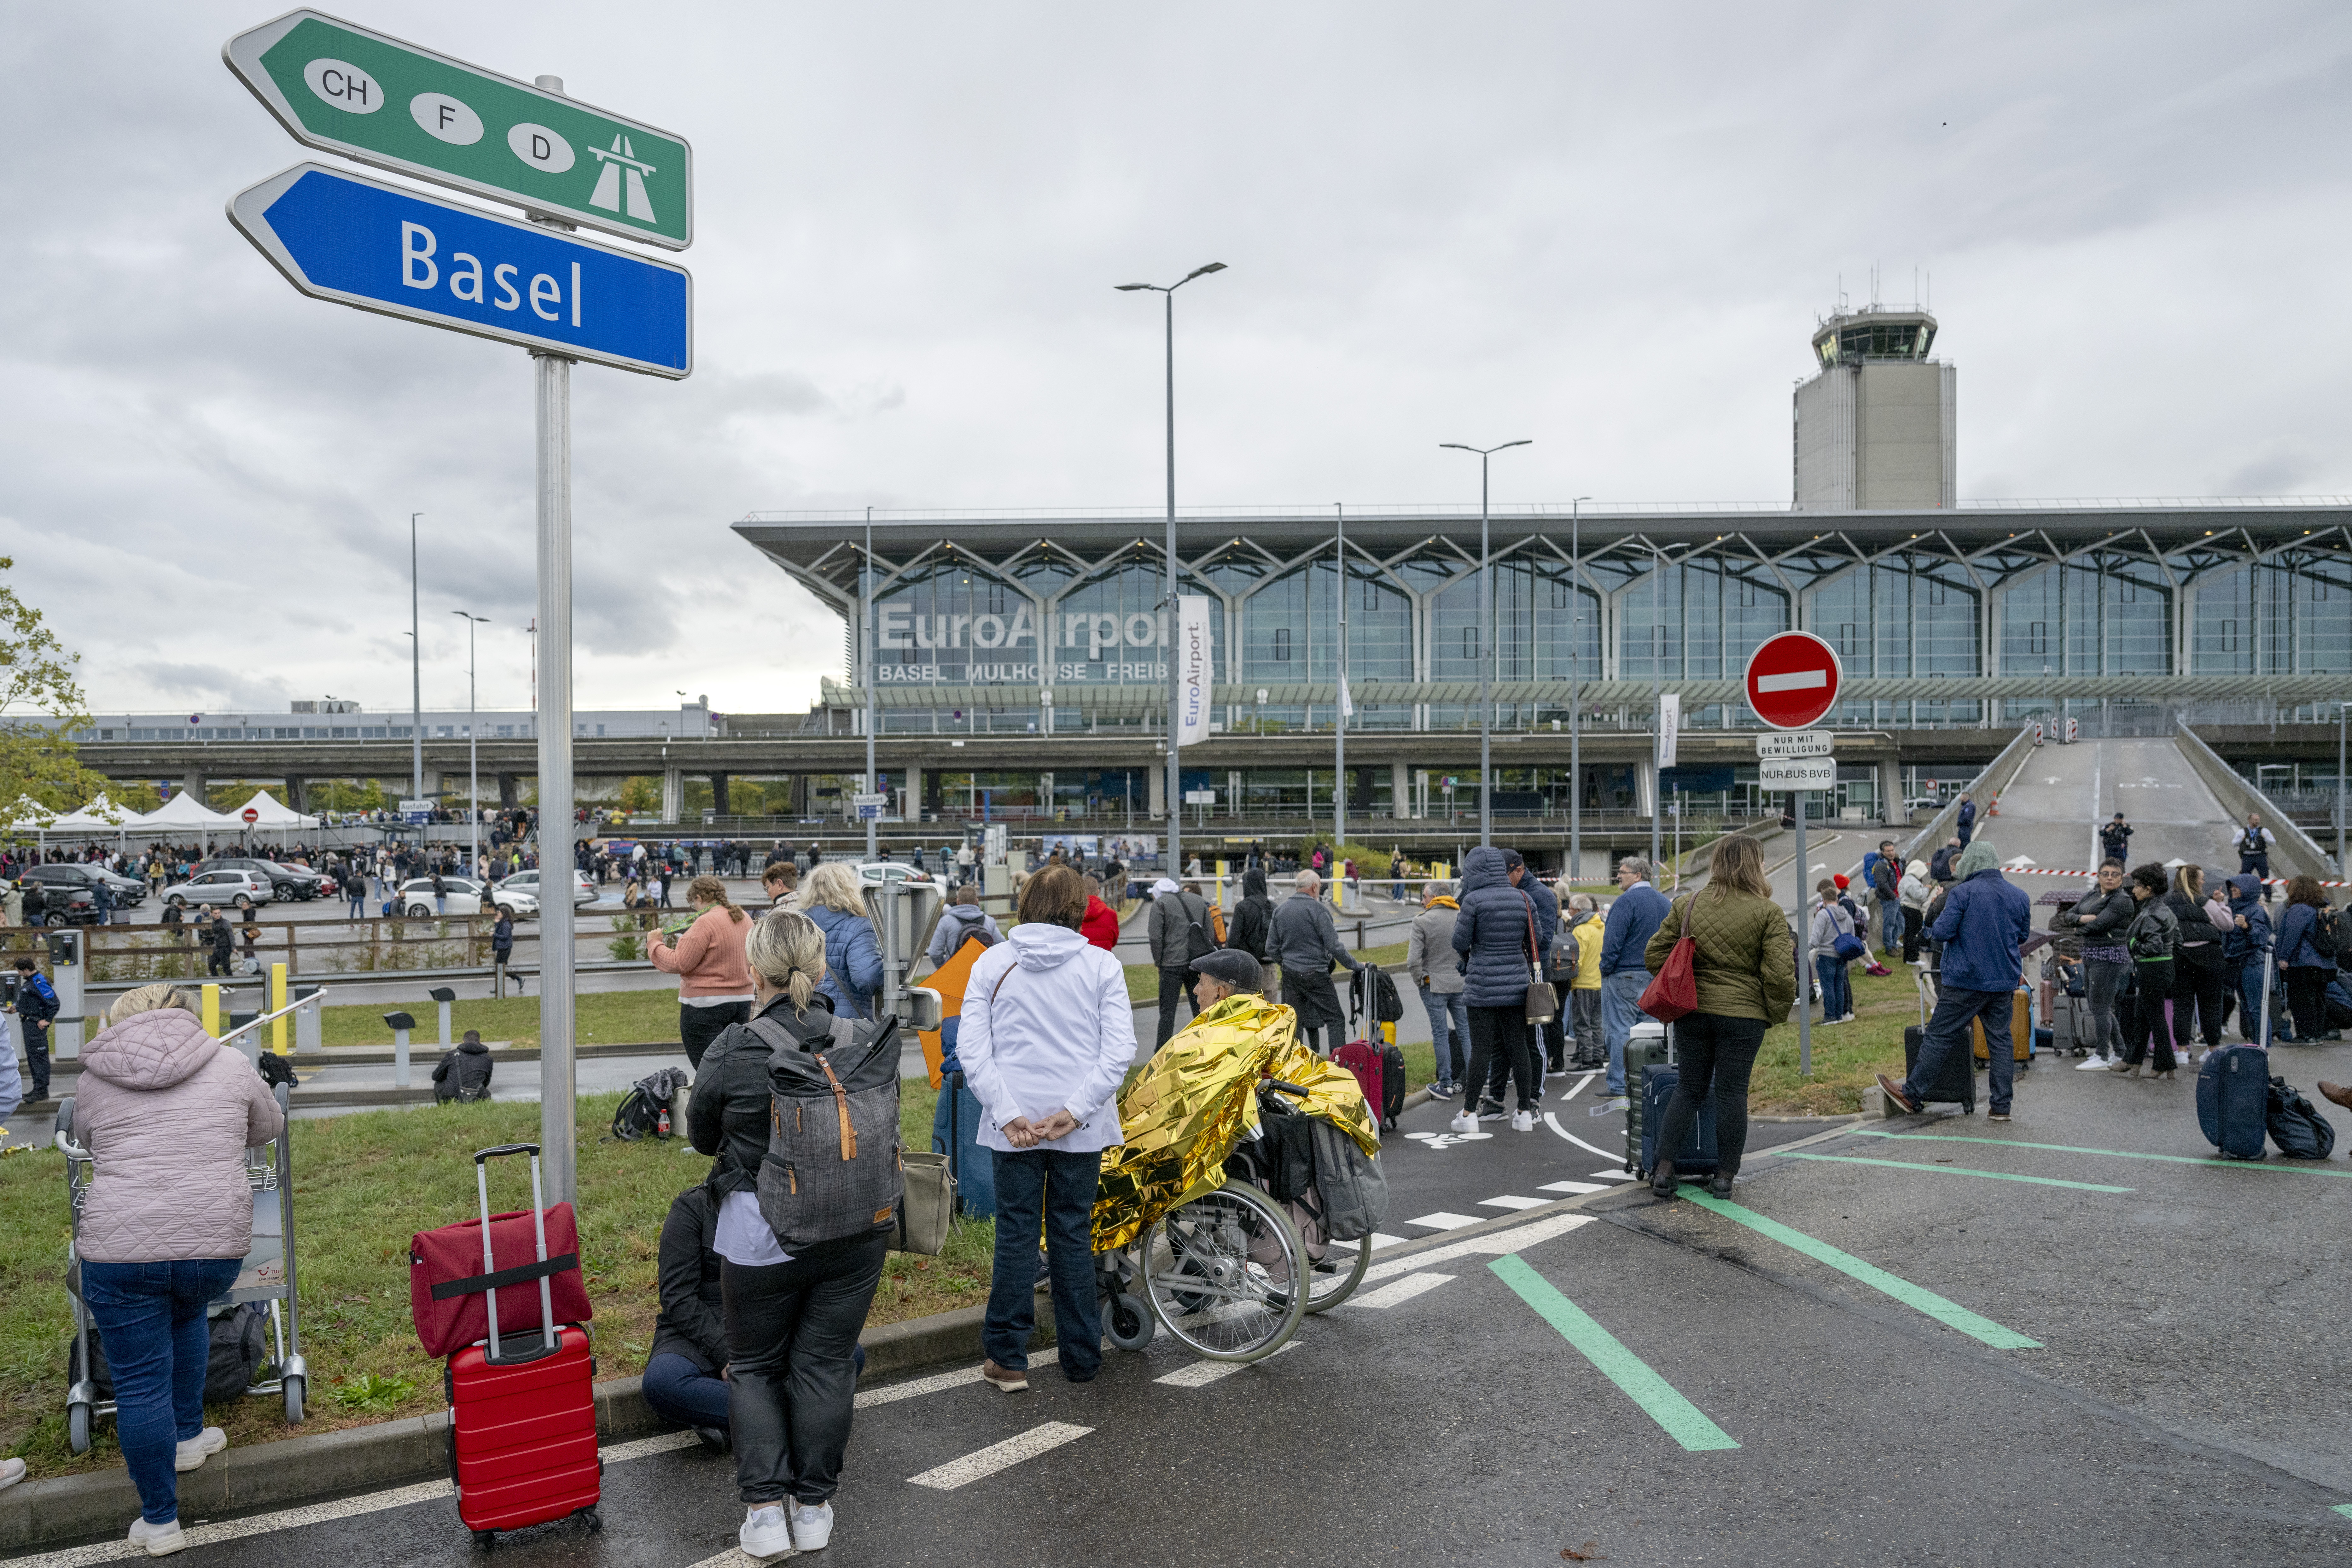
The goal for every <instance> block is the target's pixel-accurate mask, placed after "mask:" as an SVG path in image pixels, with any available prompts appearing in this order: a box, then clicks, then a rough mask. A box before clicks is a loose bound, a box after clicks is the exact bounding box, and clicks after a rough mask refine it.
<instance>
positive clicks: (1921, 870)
mask: <svg viewBox="0 0 2352 1568" xmlns="http://www.w3.org/2000/svg"><path fill="white" fill-rule="evenodd" d="M1895 891H1896V892H1897V893H1899V894H1901V895H1902V899H1903V962H1904V963H1908V964H1911V965H1913V966H1915V967H1916V966H1918V965H1921V964H1924V963H1927V960H1926V959H1923V958H1921V957H1920V956H1919V937H1920V934H1921V933H1922V932H1923V931H1926V930H1927V900H1929V899H1932V898H1934V897H1935V896H1936V885H1935V884H1934V883H1933V882H1930V881H1929V880H1927V862H1926V861H1925V860H1914V861H1912V862H1911V864H1909V865H1908V866H1906V867H1905V868H1903V880H1902V881H1901V882H1900V883H1898V884H1897V885H1896V887H1895Z"/></svg>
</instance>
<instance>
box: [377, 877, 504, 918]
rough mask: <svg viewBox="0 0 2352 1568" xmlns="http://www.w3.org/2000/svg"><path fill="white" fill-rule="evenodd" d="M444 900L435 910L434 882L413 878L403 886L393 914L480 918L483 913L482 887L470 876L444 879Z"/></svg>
mask: <svg viewBox="0 0 2352 1568" xmlns="http://www.w3.org/2000/svg"><path fill="white" fill-rule="evenodd" d="M441 888H442V894H443V897H442V899H441V900H440V907H439V908H437V909H436V907H435V900H434V897H433V879H432V878H430V877H411V878H409V879H408V880H406V881H405V882H403V883H401V884H400V889H399V892H398V893H397V894H396V895H395V896H394V900H393V912H394V914H401V915H427V916H430V915H440V914H447V915H478V914H480V913H481V912H482V885H481V884H480V883H479V882H477V881H475V880H474V879H472V878H471V877H444V878H442V879H441Z"/></svg>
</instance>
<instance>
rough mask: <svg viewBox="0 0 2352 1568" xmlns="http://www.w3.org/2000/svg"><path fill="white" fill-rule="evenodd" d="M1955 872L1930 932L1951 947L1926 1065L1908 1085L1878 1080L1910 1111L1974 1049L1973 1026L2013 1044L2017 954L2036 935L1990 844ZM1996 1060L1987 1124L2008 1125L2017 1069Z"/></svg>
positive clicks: (1998, 1056) (2019, 969)
mask: <svg viewBox="0 0 2352 1568" xmlns="http://www.w3.org/2000/svg"><path fill="white" fill-rule="evenodd" d="M1954 869H1955V870H1956V871H1957V872H1958V875H1959V882H1958V885H1957V886H1956V887H1954V888H1953V889H1952V890H1951V893H1950V895H1949V896H1948V897H1947V898H1946V899H1945V900H1944V908H1943V912H1942V913H1940V914H1938V915H1937V917H1936V922H1935V924H1934V925H1933V926H1932V927H1930V928H1929V931H1928V934H1929V935H1931V936H1933V937H1934V938H1935V939H1936V940H1937V942H1942V943H1943V944H1944V953H1943V968H1942V971H1941V980H1940V983H1939V984H1938V985H1937V997H1936V1013H1935V1016H1933V1017H1932V1018H1930V1019H1928V1021H1927V1038H1926V1040H1925V1041H1924V1042H1923V1043H1922V1044H1921V1046H1920V1047H1919V1059H1918V1061H1917V1063H1916V1064H1915V1065H1914V1066H1913V1068H1912V1069H1911V1071H1910V1073H1909V1075H1908V1076H1907V1077H1906V1079H1904V1081H1902V1082H1901V1083H1897V1082H1895V1080H1894V1079H1891V1078H1889V1077H1887V1076H1886V1075H1885V1073H1880V1074H1879V1075H1878V1087H1879V1089H1880V1090H1881V1091H1882V1092H1884V1093H1885V1096H1886V1098H1887V1099H1888V1100H1892V1101H1894V1103H1895V1104H1896V1105H1898V1106H1900V1107H1901V1108H1902V1109H1903V1110H1906V1111H1916V1110H1918V1109H1919V1107H1920V1105H1921V1103H1922V1102H1923V1100H1924V1099H1925V1097H1926V1095H1927V1092H1928V1091H1929V1090H1930V1089H1933V1088H1934V1087H1935V1086H1936V1084H1937V1083H1938V1082H1940V1081H1941V1080H1942V1079H1944V1078H1945V1076H1946V1068H1945V1064H1946V1063H1947V1062H1948V1061H1949V1060H1950V1059H1951V1058H1953V1057H1954V1056H1955V1055H1958V1054H1959V1053H1964V1052H1966V1051H1967V1050H1968V1049H1969V1025H1970V1024H1971V1023H1973V1022H1975V1021H1977V1020H1979V1019H1982V1020H1983V1023H1984V1031H1985V1037H1986V1038H1987V1039H1989V1040H2003V1041H2005V1040H2007V1039H2008V1038H2009V1025H2010V1008H2011V1005H2013V1003H2012V998H2013V997H2014V996H2015V994H2016V992H2017V981H2018V977H2019V975H2020V974H2021V973H2023V971H2024V961H2023V959H2022V958H2021V956H2020V953H2019V951H2018V950H2019V949H2020V948H2021V947H2022V946H2023V945H2024V942H2025V940H2026V938H2028V937H2029V936H2032V934H2033V900H2031V899H2029V898H2027V897H2026V895H2025V890H2024V889H2021V888H2019V887H2017V886H2015V885H2014V884H2012V883H2011V881H2010V880H2009V879H2008V878H2006V877H2004V876H2002V875H2001V874H2000V853H1999V852H1998V851H1997V850H1996V849H1995V848H1994V847H1993V842H1992V840H1991V839H1990V838H1979V839H1977V840H1976V842H1974V843H1973V844H1970V845H1969V847H1967V848H1966V849H1964V850H1962V851H1961V853H1960V860H1959V864H1958V866H1957V867H1956V868H1954ZM1991 1055H1992V1062H1991V1071H1990V1072H1989V1073H1988V1074H1987V1075H1986V1076H1987V1077H1988V1078H1990V1079H1991V1080H1992V1083H1991V1089H1992V1094H1991V1100H1990V1108H1989V1110H1988V1111H1987V1117H1986V1119H1987V1120H1988V1121H2008V1120H2009V1108H2010V1100H2011V1093H2012V1088H2013V1085H2014V1083H2015V1079H2016V1076H2017V1063H2016V1061H2015V1059H2014V1058H2013V1057H2012V1056H2011V1053H2010V1052H2009V1051H2007V1050H1996V1051H1994V1052H1992V1053H1991Z"/></svg>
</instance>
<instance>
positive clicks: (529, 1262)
mask: <svg viewBox="0 0 2352 1568" xmlns="http://www.w3.org/2000/svg"><path fill="white" fill-rule="evenodd" d="M545 1218H546V1222H547V1261H546V1262H544V1263H541V1261H540V1260H539V1258H540V1254H539V1238H538V1227H537V1226H535V1225H534V1224H533V1223H532V1217H531V1211H530V1210H529V1209H522V1210H519V1211H518V1212H516V1213H513V1214H500V1215H491V1216H490V1221H489V1225H490V1256H491V1259H492V1261H493V1262H494V1263H495V1264H496V1265H497V1267H496V1269H495V1270H494V1271H490V1270H485V1269H484V1268H483V1267H482V1222H481V1221H480V1220H478V1219H469V1220H467V1221H465V1222H463V1223H462V1224H458V1225H445V1226H442V1227H441V1228H440V1229H438V1230H420V1231H418V1232H417V1233H416V1234H415V1237H413V1238H412V1239H411V1240H410V1242H409V1244H408V1304H409V1310H410V1312H411V1313H412V1314H413V1315H414V1316H415V1320H416V1338H417V1341H418V1342H420V1343H422V1344H423V1345H424V1346H425V1354H426V1355H430V1356H446V1355H454V1354H456V1353H457V1352H458V1351H461V1350H463V1349H464V1348H465V1347H466V1346H467V1345H469V1344H472V1343H474V1342H477V1341H478V1340H487V1339H488V1338H489V1337H490V1318H489V1310H488V1300H489V1297H490V1294H491V1292H492V1291H493V1290H495V1291H496V1292H497V1295H498V1301H499V1335H500V1336H501V1337H505V1338H511V1337H512V1336H513V1335H514V1334H516V1333H517V1332H518V1331H529V1330H533V1329H536V1328H538V1327H540V1324H541V1316H540V1310H539V1302H540V1289H539V1284H540V1281H541V1279H545V1280H546V1281H547V1284H548V1294H549V1300H550V1303H551V1310H552V1312H553V1315H554V1319H555V1321H556V1322H558V1323H584V1322H586V1321H588V1320H589V1316H590V1312H589V1308H588V1287H587V1285H586V1283H585V1282H584V1281H583V1279H581V1277H580V1226H579V1222H578V1221H577V1220H576V1219H575V1218H574V1217H573V1215H572V1205H570V1204H556V1205H553V1206H551V1207H550V1208H549V1209H548V1210H547V1211H546V1215H545Z"/></svg>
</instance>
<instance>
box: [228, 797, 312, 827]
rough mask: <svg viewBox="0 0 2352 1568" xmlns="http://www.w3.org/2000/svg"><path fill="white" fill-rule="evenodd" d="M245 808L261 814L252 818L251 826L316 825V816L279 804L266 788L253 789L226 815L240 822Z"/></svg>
mask: <svg viewBox="0 0 2352 1568" xmlns="http://www.w3.org/2000/svg"><path fill="white" fill-rule="evenodd" d="M247 810H252V811H257V812H259V813H260V814H261V815H260V816H257V818H255V820H254V823H253V826H256V827H316V826H318V819H317V818H316V817H310V816H303V815H302V814H301V813H300V812H299V811H296V810H294V809H292V808H291V807H289V806H287V805H282V804H280V803H279V802H278V800H277V799H276V798H274V797H273V796H272V795H270V793H269V792H268V790H266V789H257V790H255V791H254V792H253V798H252V799H251V800H248V801H247V802H246V803H245V805H240V806H237V807H236V808H235V809H234V810H232V811H230V812H229V813H228V816H230V817H231V818H232V819H234V820H235V821H236V822H239V823H242V822H244V820H245V814H246V812H247Z"/></svg>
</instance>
